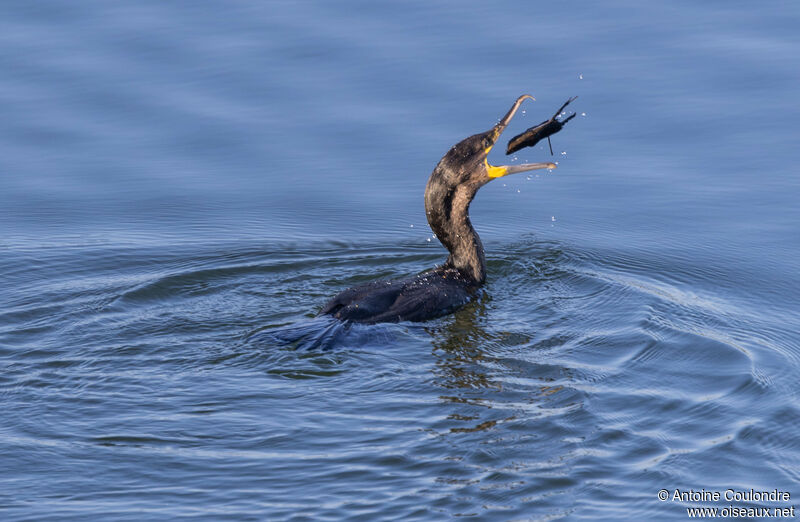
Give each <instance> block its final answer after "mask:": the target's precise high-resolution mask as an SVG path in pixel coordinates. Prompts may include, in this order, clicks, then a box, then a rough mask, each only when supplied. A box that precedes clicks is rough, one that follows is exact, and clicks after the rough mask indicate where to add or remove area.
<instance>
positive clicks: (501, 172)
mask: <svg viewBox="0 0 800 522" xmlns="http://www.w3.org/2000/svg"><path fill="white" fill-rule="evenodd" d="M486 173H487V174H489V177H490V178H492V179H494V178H502V177H503V176H505V175H506V174H508V167H495V166H494V165H489V162H488V161H486Z"/></svg>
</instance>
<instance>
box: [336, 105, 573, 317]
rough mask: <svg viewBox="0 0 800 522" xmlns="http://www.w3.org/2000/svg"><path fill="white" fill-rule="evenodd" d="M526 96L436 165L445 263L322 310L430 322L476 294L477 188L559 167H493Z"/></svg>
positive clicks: (433, 197) (428, 199) (433, 182)
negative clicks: (473, 209) (491, 158)
mask: <svg viewBox="0 0 800 522" xmlns="http://www.w3.org/2000/svg"><path fill="white" fill-rule="evenodd" d="M527 98H530V99H533V97H532V96H530V95H527V94H526V95H522V96H520V97H519V98H518V99H517V101H516V102H514V105H513V106H512V107H511V109H510V110H509V111H508V113H507V114H506V115H505V116H504V117H503V119H501V120H500V121H499V122H498V123H497V124H496V125H495V126H494V127H492V128H491V129H489V130H488V131H486V132H482V133H479V134H475V135H473V136H470V137H468V138H466V139H464V140H462V141H460V142H459V143H457V144H456V145H454V146H453V147H452V148H451V149H450V150H449V151H448V152H447V154H445V155H444V157H442V159H441V160H440V161H439V163H438V164H437V165H436V168H435V169H433V173H431V176H430V178H429V179H428V184H427V186H426V187H425V211H426V214H427V218H428V224H429V225H430V227H431V230H433V232H434V234H435V235H436V237H437V238H438V239H439V241H440V242H441V243H442V245H444V246H445V248H447V250H448V251H449V252H450V255H449V256H448V257H447V260H446V261H445V262H444V264H442V265H441V266H438V267H436V268H433V269H431V270H428V271H426V272H423V273H421V274H417V275H415V276H412V277H409V278H405V279H396V280H391V281H373V282H370V283H366V284H363V285H358V286H354V287H352V288H349V289H347V290H344V291H343V292H341V293H339V294H338V295H336V296H335V297H334V298H333V299H331V300H330V301H329V302H328V303H327V304H326V305H325V306H324V307H323V309H322V310H321V311H320V315H323V314H327V315H331V316H333V317H336V318H338V319H341V320H345V321H355V322H362V323H378V322H397V321H425V320H428V319H433V318H435V317H439V316H442V315H445V314H448V313H450V312H452V311H454V310H456V309H458V308H459V307H461V306H463V305H464V304H466V303H468V302H469V301H470V300H471V299H472V298H473V297H474V295H475V291H476V290H477V289H478V288H479V287H480V286H481V285H482V284H483V283H484V281H485V280H486V259H485V255H484V251H483V245H482V244H481V240H480V238H479V237H478V234H477V233H476V232H475V229H474V228H473V227H472V223H471V222H470V219H469V205H470V203H471V202H472V199H473V198H474V197H475V194H476V193H477V192H478V189H480V188H481V187H482V186H483V185H485V184H486V183H488V182H489V181H491V180H492V179H494V178H497V177H501V176H506V175H508V174H515V173H517V172H525V171H529V170H534V169H544V168H548V169H554V168H556V166H555V165H554V164H553V163H528V164H522V165H510V166H494V165H490V164H489V162H488V161H487V155H488V154H489V151H490V150H491V148H492V146H494V144H495V142H496V141H497V139H498V138H499V137H500V134H501V133H502V132H503V130H504V129H505V128H506V126H507V125H508V123H509V122H510V121H511V118H512V117H513V116H514V113H515V112H516V111H517V109H518V108H519V106H520V104H521V103H522V102H523V101H524V100H525V99H527ZM562 109H563V107H562ZM548 130H549V129H548ZM558 130H560V127H559V129H557V130H555V131H553V132H557V131H558Z"/></svg>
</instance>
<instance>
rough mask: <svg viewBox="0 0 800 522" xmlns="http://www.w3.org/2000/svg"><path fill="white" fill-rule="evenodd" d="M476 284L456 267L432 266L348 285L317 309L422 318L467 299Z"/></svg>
mask: <svg viewBox="0 0 800 522" xmlns="http://www.w3.org/2000/svg"><path fill="white" fill-rule="evenodd" d="M476 287H477V286H476V285H475V284H474V283H473V282H471V281H470V280H469V279H467V278H465V277H463V276H462V275H461V274H460V273H459V272H458V271H457V270H454V269H449V268H442V267H439V268H435V269H433V270H430V271H428V272H423V273H421V274H418V275H416V276H413V277H410V278H406V279H394V280H390V281H387V280H384V281H372V282H370V283H366V284H363V285H359V286H354V287H352V288H348V289H347V290H344V291H343V292H340V293H339V294H338V295H337V296H335V297H334V298H333V299H331V300H330V301H329V302H328V303H327V304H326V305H325V306H324V307H323V309H322V310H321V311H320V315H323V314H327V315H331V316H333V317H336V318H337V319H341V320H343V321H355V322H361V323H382V322H398V321H426V320H428V319H433V318H435V317H439V316H442V315H446V314H448V313H450V312H452V311H454V310H455V309H457V308H459V307H461V306H463V305H465V304H466V303H468V302H469V301H470V300H471V299H472V297H473V296H474V294H475V289H476Z"/></svg>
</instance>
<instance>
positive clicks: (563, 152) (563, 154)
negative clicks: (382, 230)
mask: <svg viewBox="0 0 800 522" xmlns="http://www.w3.org/2000/svg"><path fill="white" fill-rule="evenodd" d="M561 155H562V156H566V155H567V151H565V150H562V151H561ZM411 226H412V227H413V226H414V225H411Z"/></svg>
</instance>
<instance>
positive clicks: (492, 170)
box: [483, 94, 556, 179]
mask: <svg viewBox="0 0 800 522" xmlns="http://www.w3.org/2000/svg"><path fill="white" fill-rule="evenodd" d="M526 99H531V100H535V98H534V97H533V96H531V95H530V94H523V95H522V96H520V97H519V98H517V101H515V102H514V105H512V106H511V109H509V111H508V112H507V113H506V115H505V116H503V119H502V120H500V121H499V122H497V125H495V126H494V128H493V129H492V131H491V132H492V135H491V136H492V144H491V145H490V146H489V147H488V148H487V149H486V151H485V154H484V160H483V161H484V162H485V163H486V172H487V173H488V174H489V177H490V178H492V179H494V178H501V177H503V176H508V175H509V174H517V173H519V172H526V171H529V170H536V169H554V168H556V164H555V163H549V162H547V163H523V164H521V165H497V166H496V165H490V164H489V160H488V159H487V158H486V156H488V155H489V151H490V150H492V147H494V145H495V143H497V139H498V138H499V137H500V135H501V134H502V133H503V131H504V130H505V128H506V127H508V124H509V123H511V118H513V117H514V114H515V113H516V112H517V109H519V106H520V105H522V102H523V101H525V100H526Z"/></svg>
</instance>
